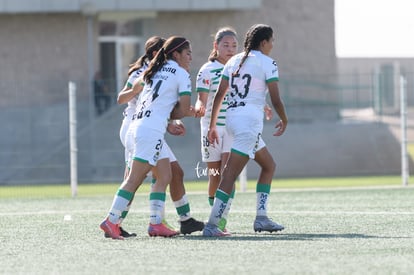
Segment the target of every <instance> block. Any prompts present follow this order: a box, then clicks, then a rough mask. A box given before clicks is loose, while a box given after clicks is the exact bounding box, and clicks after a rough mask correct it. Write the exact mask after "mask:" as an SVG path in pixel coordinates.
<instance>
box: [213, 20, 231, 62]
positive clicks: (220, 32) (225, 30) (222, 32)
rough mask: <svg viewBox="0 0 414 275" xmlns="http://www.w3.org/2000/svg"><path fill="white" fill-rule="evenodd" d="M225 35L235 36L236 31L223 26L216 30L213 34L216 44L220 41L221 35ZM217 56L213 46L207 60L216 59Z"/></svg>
mask: <svg viewBox="0 0 414 275" xmlns="http://www.w3.org/2000/svg"><path fill="white" fill-rule="evenodd" d="M227 35H231V36H234V37H237V33H236V31H235V30H234V29H233V28H232V27H224V28H221V29H219V30H218V31H217V33H216V35H215V36H214V42H216V43H217V44H218V43H220V41H221V40H222V39H223V37H225V36H227ZM217 57H218V52H217V50H216V49H215V48H213V50H211V53H210V55H209V57H208V60H210V61H214V60H217Z"/></svg>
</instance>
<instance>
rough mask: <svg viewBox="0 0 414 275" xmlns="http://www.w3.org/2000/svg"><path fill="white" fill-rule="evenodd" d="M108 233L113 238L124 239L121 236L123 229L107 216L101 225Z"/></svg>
mask: <svg viewBox="0 0 414 275" xmlns="http://www.w3.org/2000/svg"><path fill="white" fill-rule="evenodd" d="M99 227H100V228H101V229H102V230H103V231H104V232H105V233H106V234H107V235H109V236H110V237H111V238H112V239H116V240H123V239H124V237H122V236H121V230H120V229H119V226H118V225H117V224H114V223H111V222H110V221H109V220H108V219H107V218H106V219H105V220H104V221H103V222H102V223H101V225H100V226H99Z"/></svg>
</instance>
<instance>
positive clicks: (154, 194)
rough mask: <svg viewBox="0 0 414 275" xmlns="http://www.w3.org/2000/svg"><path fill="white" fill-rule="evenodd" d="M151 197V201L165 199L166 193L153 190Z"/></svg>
mask: <svg viewBox="0 0 414 275" xmlns="http://www.w3.org/2000/svg"><path fill="white" fill-rule="evenodd" d="M149 199H150V201H151V200H160V201H165V193H160V192H151V193H150V197H149Z"/></svg>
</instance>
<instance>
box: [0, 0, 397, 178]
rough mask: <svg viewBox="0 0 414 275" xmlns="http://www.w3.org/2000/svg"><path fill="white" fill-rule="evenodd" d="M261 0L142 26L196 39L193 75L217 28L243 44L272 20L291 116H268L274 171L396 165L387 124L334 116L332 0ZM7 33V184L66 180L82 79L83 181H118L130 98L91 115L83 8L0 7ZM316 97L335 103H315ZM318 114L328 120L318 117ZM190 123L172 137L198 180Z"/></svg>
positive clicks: (252, 171) (0, 33) (194, 128)
mask: <svg viewBox="0 0 414 275" xmlns="http://www.w3.org/2000/svg"><path fill="white" fill-rule="evenodd" d="M261 2H262V7H261V8H260V9H251V10H238V9H232V10H222V11H214V12H211V11H185V12H183V11H175V12H166V11H158V12H156V13H155V16H156V17H155V18H153V19H148V20H147V21H146V23H145V29H144V33H145V34H146V35H147V36H148V37H149V36H151V35H154V34H158V35H162V36H166V37H167V36H170V35H176V34H180V35H184V36H186V37H187V38H188V39H190V40H191V42H192V46H193V64H192V74H193V76H195V74H196V72H197V71H198V69H199V67H200V66H201V65H202V64H203V63H204V62H205V61H206V60H207V57H208V55H209V53H210V50H211V47H212V36H211V35H212V34H214V33H215V32H216V30H217V29H218V28H220V27H222V26H227V25H231V26H233V27H234V28H235V29H236V30H237V31H238V33H239V42H240V50H242V49H241V45H242V43H243V39H244V34H245V32H246V30H247V29H248V28H249V27H250V26H251V25H253V24H255V23H265V24H269V25H271V26H272V27H273V28H274V30H275V38H276V43H275V48H274V50H273V52H272V57H273V58H275V59H276V60H277V62H278V65H279V68H280V77H281V81H280V86H281V91H282V95H283V98H284V99H285V101H286V102H287V112H288V115H289V118H290V124H289V126H288V131H287V133H286V135H285V136H283V137H282V138H280V139H274V138H273V137H272V136H271V131H272V129H273V123H271V122H269V123H266V124H265V125H266V130H265V131H266V133H265V140H266V142H267V144H268V146H269V149H270V150H271V152H272V154H273V156H274V157H275V159H276V160H277V163H278V165H279V166H278V167H279V168H278V174H277V175H278V176H283V177H293V176H328V175H329V176H335V175H338V176H339V175H341V176H343V175H366V174H375V173H380V174H382V173H396V172H398V165H399V162H398V156H399V152H398V150H397V149H396V148H397V147H398V142H397V141H396V139H395V138H394V137H392V136H391V135H389V134H388V129H387V127H385V126H384V127H382V126H381V127H379V126H378V125H365V126H364V127H362V126H361V127H359V126H355V127H348V126H343V125H339V124H337V118H338V116H337V113H338V109H337V95H338V93H337V90H335V89H336V88H335V87H334V86H335V84H336V81H337V59H336V57H335V43H334V12H333V9H334V1H333V0H314V1H306V0H274V1H272V0H263V1H261ZM96 24H97V22H95V38H97V28H96V26H97V25H96ZM0 37H1V42H0V43H1V47H0V64H1V66H0V96H1V100H0V106H1V107H2V108H1V109H0V122H1V124H2V125H4V126H3V127H2V129H6V130H7V131H8V133H11V134H10V135H2V136H1V138H0V144H1V148H3V149H2V150H3V151H2V152H1V159H0V166H1V167H0V172H1V173H0V184H15V183H28V182H29V183H38V182H43V183H45V182H67V181H68V180H69V167H68V160H69V158H68V137H67V128H65V127H68V125H67V123H68V122H67V82H68V81H69V80H73V81H76V82H77V84H78V107H79V112H78V117H77V118H78V134H79V141H78V142H79V166H78V167H79V176H80V180H81V181H82V182H99V181H118V180H120V179H121V178H122V171H123V152H122V146H121V144H120V142H119V140H118V131H119V127H120V123H121V120H122V115H121V113H122V109H123V106H119V107H113V108H112V109H111V110H110V111H109V112H108V113H106V114H105V115H104V116H101V117H99V118H95V119H94V120H93V121H89V117H88V114H89V109H88V106H89V103H88V93H89V90H88V84H89V79H88V55H87V50H88V47H87V20H86V18H85V17H84V16H83V15H81V14H80V13H53V14H50V13H36V14H30V13H27V14H1V15H0ZM5 38H6V39H5ZM97 46H98V43H96V45H95V54H96V57H95V58H96V59H95V63H96V65H98V64H97V63H98V56H99V55H98V54H99V53H98V52H97V48H98V47H97ZM315 99H317V100H319V99H323V100H324V102H328V103H329V104H325V105H322V104H320V105H317V104H316V105H315V104H314V105H312V104H310V103H312V100H313V101H314V100H315ZM295 118H296V119H295ZM321 120H322V121H325V122H324V123H323V124H321V123H320V121H321ZM303 122H306V123H303ZM185 124H186V126H187V137H185V138H181V139H180V138H172V137H169V138H168V139H169V142H170V145H171V147H172V148H173V150H174V152H175V153H176V155H177V157H178V159H179V160H180V162H181V163H182V166H183V168H184V170H185V171H186V179H196V173H195V168H196V166H197V163H198V162H199V161H200V159H201V158H200V153H199V152H200V149H199V124H198V121H197V120H195V119H191V118H188V119H186V120H185ZM6 125H7V126H6ZM362 133H364V137H363V138H362V137H361V134H362ZM377 137H380V139H379V141H377V139H376V138H377ZM362 141H364V142H362ZM374 141H375V142H374ZM376 144H377V145H378V146H377V145H376ZM382 148H386V149H387V150H385V151H384V152H385V154H386V156H387V161H385V159H384V155H382V154H378V150H379V149H382ZM389 148H390V149H389ZM364 149H365V150H364ZM321 152H323V153H321ZM28 155H29V156H28ZM10 160H13V161H10ZM22 167H23V168H24V169H23V168H22ZM257 172H258V170H257V166H256V165H255V164H254V163H252V164H249V171H248V175H249V177H251V178H254V177H255V176H256V174H257ZM6 174H7V175H6ZM5 175H6V176H5ZM204 179H205V178H204Z"/></svg>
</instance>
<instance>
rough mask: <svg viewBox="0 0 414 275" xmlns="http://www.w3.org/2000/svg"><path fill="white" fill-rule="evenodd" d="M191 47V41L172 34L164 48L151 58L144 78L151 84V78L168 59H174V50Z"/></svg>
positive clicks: (178, 50)
mask: <svg viewBox="0 0 414 275" xmlns="http://www.w3.org/2000/svg"><path fill="white" fill-rule="evenodd" d="M188 48H190V41H188V40H187V39H185V38H184V37H181V36H171V37H170V38H168V39H167V40H166V41H165V42H164V45H163V46H162V48H161V49H160V50H159V51H158V52H157V54H156V55H155V57H154V58H153V59H152V60H151V62H150V64H149V66H148V69H146V70H145V72H144V80H145V82H146V83H148V84H151V78H152V77H153V76H154V75H155V73H156V72H158V71H159V70H160V69H161V68H162V66H163V65H164V64H165V63H166V61H167V60H170V59H173V58H172V56H173V52H179V53H181V52H182V51H183V50H184V49H188Z"/></svg>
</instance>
